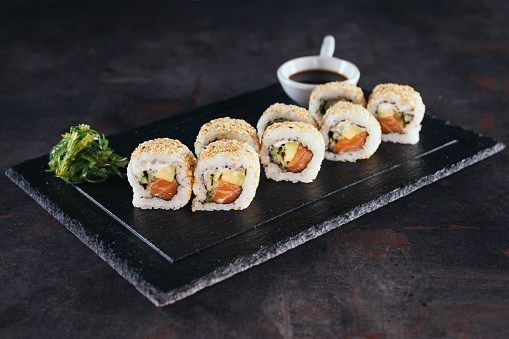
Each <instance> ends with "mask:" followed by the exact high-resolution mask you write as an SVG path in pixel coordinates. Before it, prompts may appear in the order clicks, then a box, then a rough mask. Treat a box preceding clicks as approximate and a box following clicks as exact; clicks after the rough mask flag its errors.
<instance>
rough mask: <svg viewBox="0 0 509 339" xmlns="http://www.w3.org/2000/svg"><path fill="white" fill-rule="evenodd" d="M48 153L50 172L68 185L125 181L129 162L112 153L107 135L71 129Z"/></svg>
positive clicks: (75, 127)
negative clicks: (109, 179)
mask: <svg viewBox="0 0 509 339" xmlns="http://www.w3.org/2000/svg"><path fill="white" fill-rule="evenodd" d="M62 137H63V138H62V140H60V141H59V142H58V144H56V145H55V146H54V147H53V148H52V149H51V152H50V153H49V163H48V165H49V170H47V171H48V172H55V174H56V176H57V177H59V178H61V179H63V180H64V181H65V182H67V183H69V184H79V183H82V182H85V181H87V182H101V181H104V180H106V179H108V177H110V176H115V175H117V176H119V177H125V175H126V174H125V170H124V167H125V165H126V164H127V163H128V161H129V160H128V159H127V158H125V157H122V156H120V155H117V154H115V153H113V150H112V149H110V148H109V147H108V140H107V139H106V138H105V137H104V135H102V136H101V135H100V134H99V133H98V132H97V131H95V130H93V129H90V126H88V125H84V124H81V125H78V126H72V127H71V130H70V131H69V132H68V133H65V134H62Z"/></svg>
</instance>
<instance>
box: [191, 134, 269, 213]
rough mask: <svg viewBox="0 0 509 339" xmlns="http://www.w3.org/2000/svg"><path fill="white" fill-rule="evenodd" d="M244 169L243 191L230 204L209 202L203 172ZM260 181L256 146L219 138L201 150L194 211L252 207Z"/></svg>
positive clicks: (196, 172) (196, 173) (195, 185)
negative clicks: (250, 205)
mask: <svg viewBox="0 0 509 339" xmlns="http://www.w3.org/2000/svg"><path fill="white" fill-rule="evenodd" d="M215 169H218V170H221V171H222V170H224V169H232V170H235V169H244V170H245V171H246V175H245V177H244V180H243V183H242V186H241V187H242V193H241V194H240V196H239V197H238V198H237V199H236V200H235V201H234V202H232V203H230V204H218V203H215V202H207V201H206V200H207V193H208V191H207V188H206V186H205V179H204V175H205V173H207V172H208V171H210V170H215ZM259 181H260V162H259V158H258V153H257V152H256V151H255V150H254V148H253V147H252V146H251V145H250V144H248V143H246V142H242V141H238V140H228V139H225V140H218V141H214V142H212V143H210V144H209V145H207V146H206V147H205V148H203V149H202V150H201V152H200V156H199V157H198V162H197V165H196V169H195V172H194V184H193V192H194V194H195V198H194V199H193V203H192V210H193V211H199V210H204V211H213V210H242V209H245V208H247V207H248V206H249V204H250V203H251V201H252V200H253V198H254V197H255V194H256V189H257V188H258V183H259Z"/></svg>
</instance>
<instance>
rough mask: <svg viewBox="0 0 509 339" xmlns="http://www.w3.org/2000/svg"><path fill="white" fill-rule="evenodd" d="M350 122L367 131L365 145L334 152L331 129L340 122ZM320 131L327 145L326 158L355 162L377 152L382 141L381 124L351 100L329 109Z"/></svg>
mask: <svg viewBox="0 0 509 339" xmlns="http://www.w3.org/2000/svg"><path fill="white" fill-rule="evenodd" d="M345 122H346V123H350V124H353V125H356V126H358V127H360V128H361V129H362V130H364V131H365V132H367V134H368V136H367V138H366V142H365V144H364V146H363V147H362V148H361V149H359V150H358V151H355V152H345V153H334V152H333V151H332V150H331V149H330V148H329V147H328V145H329V139H330V134H329V132H330V130H331V128H333V127H335V126H337V125H338V124H340V123H345ZM320 133H321V134H322V137H323V140H324V142H325V145H326V150H325V159H327V160H333V161H350V162H355V161H356V160H359V159H368V158H369V157H371V156H372V155H373V153H375V152H376V150H377V149H378V146H379V145H380V142H381V134H382V131H381V129H380V124H379V123H378V121H377V120H376V118H375V117H373V116H372V115H371V114H370V113H369V111H368V110H367V109H365V108H364V107H362V106H360V105H356V104H352V103H349V102H338V103H337V104H335V105H334V106H332V107H331V108H329V109H328V110H327V113H326V114H325V115H324V117H323V120H322V124H321V125H320Z"/></svg>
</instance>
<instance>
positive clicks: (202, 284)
mask: <svg viewBox="0 0 509 339" xmlns="http://www.w3.org/2000/svg"><path fill="white" fill-rule="evenodd" d="M504 148H505V146H504V145H503V144H502V143H500V142H498V143H497V144H495V145H494V146H493V147H491V148H487V149H484V150H482V151H480V152H478V153H476V154H475V155H474V156H472V157H470V158H465V159H463V160H462V161H460V162H458V163H456V164H453V165H451V166H449V167H448V168H444V169H442V170H440V171H438V172H436V173H434V174H432V175H428V176H425V177H422V178H420V179H419V180H417V181H415V182H412V183H409V184H408V185H406V186H405V187H402V188H400V189H396V190H393V191H391V192H389V193H386V194H384V195H381V196H380V197H378V198H377V199H374V200H372V201H370V202H367V203H365V204H362V205H360V206H357V207H356V208H354V209H352V210H351V211H349V212H348V213H346V214H344V215H341V216H338V217H336V218H332V219H329V220H327V221H325V222H323V223H321V224H319V225H315V226H313V227H311V228H309V229H308V230H306V231H304V232H301V233H300V234H298V235H297V236H294V237H292V238H289V239H287V240H286V241H285V242H282V243H279V244H275V245H272V246H268V247H265V248H262V249H260V250H259V251H258V252H256V253H253V254H251V255H249V256H244V257H241V258H238V259H237V260H236V261H235V262H233V263H232V264H230V265H227V266H224V267H221V268H218V269H216V270H215V271H213V272H211V273H210V274H208V275H206V276H203V277H201V278H199V279H196V280H194V281H192V282H191V283H189V284H187V285H185V286H182V287H180V288H177V289H174V290H172V291H170V292H162V291H160V290H159V289H157V288H155V287H154V286H152V285H151V284H149V283H147V282H146V281H145V280H143V279H141V278H140V276H139V274H138V273H137V272H136V271H135V270H133V269H132V268H131V267H129V266H128V265H126V264H125V263H124V262H123V261H122V260H120V259H119V258H118V257H116V256H115V254H114V253H112V252H111V251H109V250H108V249H107V248H105V247H104V246H102V244H101V243H100V242H97V240H96V239H94V236H91V235H87V234H86V232H85V231H84V227H83V226H82V225H81V224H80V223H79V222H77V221H75V220H73V219H72V218H70V217H68V216H67V215H66V214H65V212H64V211H62V210H61V209H60V208H59V207H58V206H56V204H54V203H53V202H52V201H51V200H49V199H47V198H45V197H44V196H43V195H38V194H37V193H36V192H35V191H34V189H33V188H32V187H31V186H30V184H29V183H28V182H27V181H26V180H25V179H24V178H23V177H22V176H21V175H19V174H18V173H17V172H16V171H15V170H14V169H13V168H9V169H8V170H7V171H6V172H5V175H6V176H7V177H9V178H10V179H11V180H12V181H13V182H14V183H15V184H16V185H18V186H19V187H20V188H21V189H22V190H23V191H25V192H26V193H27V194H28V195H29V196H30V197H32V198H33V199H34V200H35V201H36V202H37V203H38V204H39V205H41V206H42V207H43V208H44V209H45V210H46V211H47V212H48V213H50V214H51V215H52V216H53V217H54V218H55V219H57V220H58V221H59V222H60V223H62V225H64V226H65V227H66V228H67V229H68V230H69V231H71V233H73V234H74V235H75V236H76V237H77V238H78V239H79V240H80V241H81V242H83V243H84V244H85V245H86V246H88V247H89V248H90V249H91V250H92V251H94V252H95V253H96V254H97V255H98V256H99V257H100V258H101V259H103V260H104V261H106V262H107V263H108V264H109V265H110V266H111V267H112V268H113V269H114V270H115V271H117V272H118V273H119V274H120V275H121V276H122V277H124V279H126V280H127V281H128V282H129V283H131V284H132V285H133V286H134V287H135V288H136V289H137V290H138V291H139V292H140V293H141V294H142V295H144V296H145V297H146V298H147V299H149V300H150V301H151V302H152V303H153V304H154V305H156V306H158V307H162V306H166V305H169V304H173V303H175V302H177V301H179V300H181V299H184V298H186V297H188V296H190V295H192V294H195V293H196V292H198V291H200V290H202V289H204V288H206V287H208V286H212V285H214V284H216V283H218V282H221V281H223V280H226V279H228V278H230V277H232V276H233V275H235V274H237V273H240V272H243V271H245V270H247V269H249V268H251V267H253V266H255V265H259V264H261V263H263V262H265V261H268V260H270V259H272V258H274V257H276V256H278V255H280V254H283V253H285V252H286V251H288V250H291V249H293V248H295V247H297V246H300V245H302V244H304V243H306V242H308V241H310V240H312V239H315V238H317V237H319V236H321V235H323V234H325V233H327V232H330V231H332V230H333V229H336V228H338V227H339V226H341V225H344V224H346V223H348V222H349V221H352V220H354V219H356V218H359V217H360V216H362V215H364V214H367V213H370V212H372V211H374V210H376V209H378V208H380V207H383V206H385V205H387V204H389V203H391V202H393V201H395V200H397V199H400V198H402V197H404V196H406V195H408V194H410V193H412V192H414V191H416V190H417V189H419V188H421V187H424V186H426V185H429V184H431V183H433V182H435V181H437V180H439V179H442V178H444V177H446V176H449V175H451V174H453V173H456V172H458V171H460V170H461V169H463V168H465V167H468V166H470V165H473V164H475V163H477V162H479V161H481V160H483V159H485V158H487V157H489V156H491V155H493V154H495V153H497V152H500V151H501V150H503V149H504Z"/></svg>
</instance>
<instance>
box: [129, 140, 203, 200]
mask: <svg viewBox="0 0 509 339" xmlns="http://www.w3.org/2000/svg"><path fill="white" fill-rule="evenodd" d="M195 161H196V160H195V158H194V155H193V153H192V152H191V151H190V150H189V148H187V146H186V145H184V144H183V143H181V142H180V141H178V140H175V139H169V138H160V139H154V140H149V141H145V142H143V143H141V144H140V145H139V146H138V147H137V148H136V149H135V150H134V151H133V153H132V154H131V160H130V161H129V165H128V166H127V180H128V181H129V184H130V185H131V187H132V189H133V206H135V207H139V208H143V209H151V208H159V209H179V208H181V207H183V206H184V205H186V204H187V202H188V201H189V199H190V198H191V192H192V184H193V171H194V165H195ZM168 166H173V167H174V168H175V180H176V181H177V183H178V187H177V193H176V194H175V195H174V196H173V197H172V198H171V199H170V200H168V201H167V200H164V199H160V198H157V197H153V196H152V195H151V194H150V192H149V190H148V189H145V188H144V187H143V185H142V184H140V180H141V178H142V176H143V172H144V171H149V170H152V171H155V172H157V171H158V170H159V169H161V168H164V167H168Z"/></svg>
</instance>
